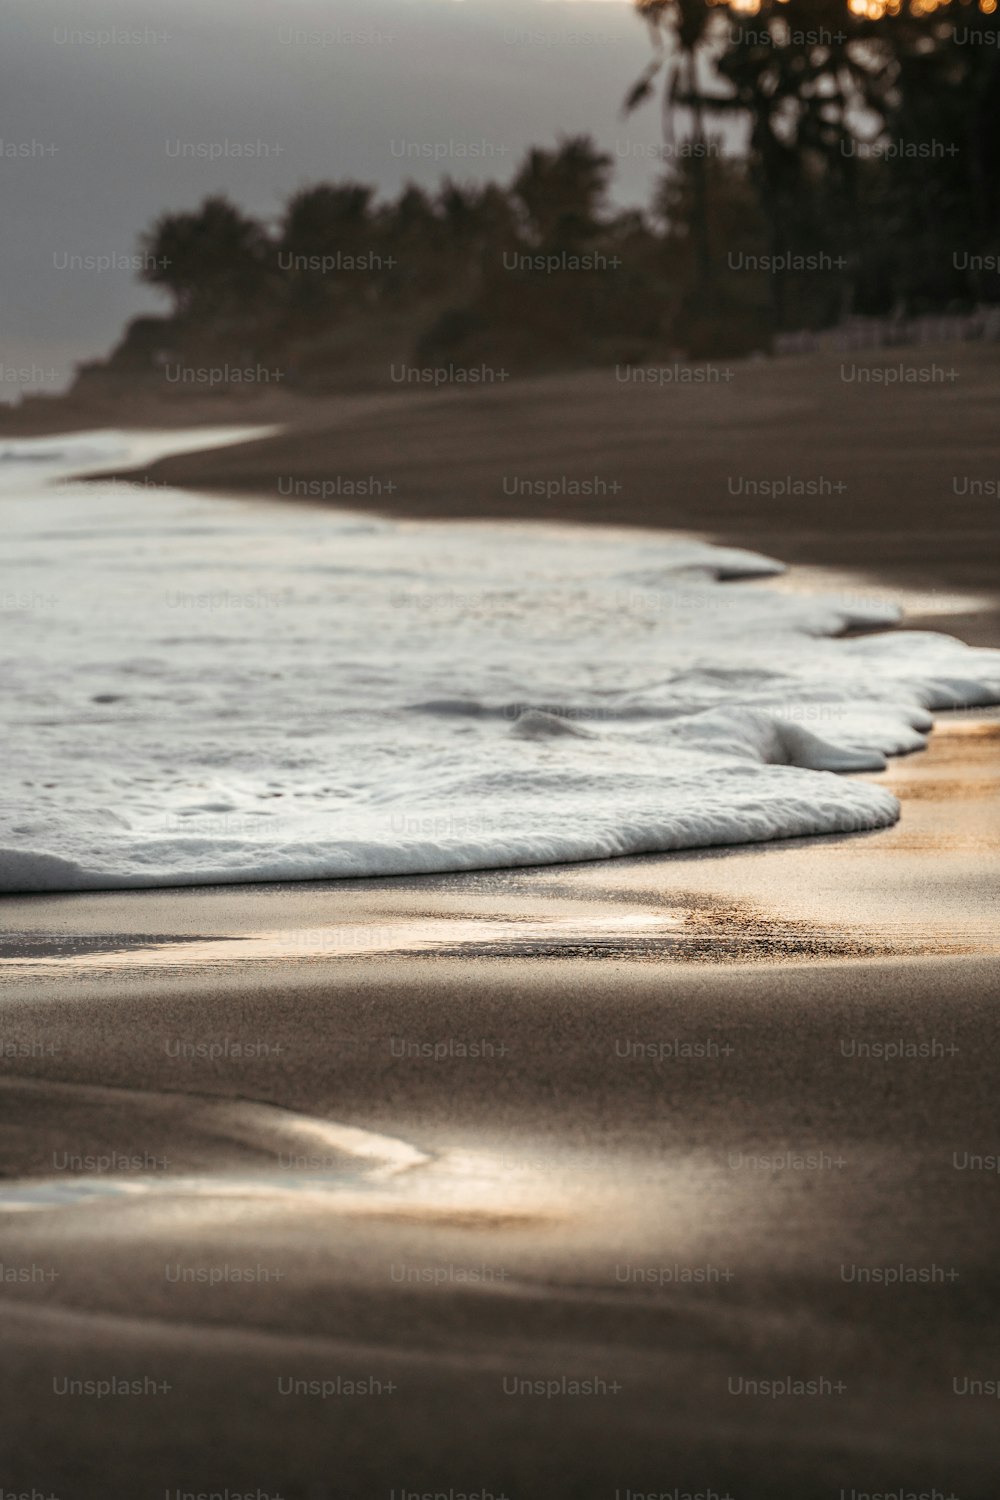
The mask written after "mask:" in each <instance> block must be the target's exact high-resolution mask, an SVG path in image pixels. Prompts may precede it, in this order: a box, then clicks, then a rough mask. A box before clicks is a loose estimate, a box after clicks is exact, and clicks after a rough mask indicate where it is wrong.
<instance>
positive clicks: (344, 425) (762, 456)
mask: <svg viewBox="0 0 1000 1500" xmlns="http://www.w3.org/2000/svg"><path fill="white" fill-rule="evenodd" d="M887 353H891V354H892V356H893V358H892V360H891V361H889V362H890V363H893V364H896V365H898V366H899V367H900V368H906V369H911V370H916V371H918V372H919V371H921V370H923V369H925V368H926V369H928V370H934V369H937V368H939V367H940V368H942V369H945V370H946V372H951V373H953V374H954V379H953V380H948V381H946V382H945V383H943V384H941V383H936V384H935V383H928V384H926V385H914V386H878V385H876V386H873V385H870V384H861V385H858V384H852V383H850V382H847V381H845V380H844V378H843V373H842V367H843V364H844V360H843V359H842V358H841V357H840V356H835V355H831V354H816V355H812V356H809V357H806V358H798V357H792V356H786V357H784V358H782V359H781V360H774V361H770V362H768V361H753V360H746V361H742V362H739V361H734V362H733V363H732V366H731V371H732V375H733V378H732V379H731V380H729V381H727V382H724V383H722V382H720V383H718V384H701V385H698V384H685V385H679V386H657V385H656V384H651V383H646V384H638V385H630V384H621V383H619V382H617V381H616V380H615V375H614V371H613V370H603V371H601V370H598V371H595V370H589V371H581V372H576V373H574V374H570V375H558V376H538V377H534V378H532V379H529V380H523V381H518V382H512V383H511V384H510V385H509V386H505V387H502V388H501V387H497V388H492V389H489V390H480V391H464V392H461V393H457V392H456V391H453V390H447V389H445V390H442V391H440V392H438V393H435V394H413V393H411V394H409V395H406V394H403V395H400V394H394V393H391V392H387V393H386V394H384V395H381V396H380V395H365V396H359V397H356V398H353V399H344V400H340V401H337V400H333V401H330V402H328V403H325V405H324V404H320V405H318V406H317V408H316V409H315V410H314V411H313V414H312V415H311V416H309V417H308V419H305V420H302V421H300V422H298V423H295V424H293V425H292V426H290V427H288V428H287V429H286V430H285V431H283V432H281V433H278V434H276V435H274V436H272V437H269V438H265V439H262V440H260V441H255V442H250V443H245V444H235V445H233V446H231V447H228V448H227V449H226V450H225V451H223V450H221V449H219V450H211V449H209V450H203V451H200V452H194V453H186V454H182V455H178V456H176V457H171V458H166V459H163V460H160V461H159V462H155V463H152V464H149V465H144V466H141V467H138V468H133V469H125V470H116V471H114V472H112V471H109V472H108V473H107V474H105V475H104V476H103V477H114V478H116V479H119V480H127V481H132V482H138V483H142V484H144V485H151V484H165V485H170V486H178V487H181V488H189V489H198V490H202V491H206V490H207V491H213V492H216V493H221V494H232V495H242V496H260V497H261V498H270V499H272V500H274V501H280V502H281V503H284V504H304V505H320V506H322V505H331V504H332V505H333V506H334V507H336V506H338V505H344V504H346V505H347V506H348V508H359V509H365V510H368V511H372V510H374V511H376V512H377V513H379V514H383V515H387V516H396V517H407V518H410V519H425V520H446V519H455V520H457V519H462V520H469V519H477V518H478V519H507V520H544V521H573V522H582V523H601V524H609V525H616V526H625V527H640V528H653V529H657V530H669V531H679V532H686V533H692V534H695V535H698V536H701V537H705V538H707V539H709V540H712V541H714V542H716V543H719V544H721V545H727V546H737V547H746V548H750V549H751V550H765V551H768V552H770V553H771V555H773V556H775V557H777V558H779V559H780V560H781V561H782V562H784V563H787V564H804V565H807V566H809V567H826V568H834V569H846V570H849V571H851V572H852V573H854V574H855V575H857V574H859V573H860V574H862V575H863V576H865V577H866V578H869V579H871V580H872V583H873V585H874V586H875V587H876V588H877V587H878V586H879V585H880V584H881V585H882V586H894V587H908V588H913V589H918V590H925V591H932V592H934V591H937V592H939V593H944V594H949V593H953V592H958V593H961V594H968V595H970V596H974V597H976V599H977V600H980V599H981V600H983V601H988V607H987V608H986V609H985V610H982V609H980V608H969V607H963V608H960V609H959V610H957V611H954V612H952V613H950V614H948V615H947V616H945V617H944V618H945V619H946V620H947V623H937V622H938V621H940V620H941V618H942V617H940V616H930V617H928V618H929V619H930V620H931V621H933V622H934V623H932V624H930V625H929V627H928V628H941V629H945V630H947V631H948V632H949V633H953V634H957V635H959V636H961V637H962V638H963V639H965V640H967V641H968V642H969V644H973V645H985V644H996V643H998V642H1000V602H998V592H997V585H996V579H995V574H994V570H993V569H992V567H991V564H990V562H989V556H988V554H989V545H988V544H989V541H990V540H991V539H995V535H996V492H997V487H998V486H1000V463H998V458H1000V456H998V453H997V445H996V435H995V421H994V412H995V406H994V392H995V387H996V381H997V373H998V355H997V353H996V351H995V350H994V349H993V348H992V347H990V346H978V345H970V344H965V345H956V346H948V347H945V348H937V347H928V348H918V349H906V350H900V351H885V350H876V351H868V352H866V353H861V354H857V355H854V356H852V358H851V363H852V365H853V366H855V367H856V368H858V369H868V370H869V371H870V370H872V369H875V370H878V369H880V368H881V367H882V366H884V365H885V364H886V363H887ZM727 368H730V367H727ZM720 369H721V366H720ZM956 452H957V453H958V455H960V456H959V457H958V458H956ZM779 453H780V455H781V458H780V464H776V462H775V455H776V454H779ZM567 454H569V455H572V458H571V459H570V460H569V462H567V457H566V455H567ZM779 471H780V472H779ZM94 477H99V476H94ZM787 479H791V480H792V481H793V486H794V484H795V483H801V484H802V485H803V486H812V487H813V489H812V490H811V491H810V490H809V489H808V488H806V489H804V490H803V491H802V492H794V493H792V492H790V493H785V494H782V493H780V491H778V492H776V491H775V489H774V488H773V487H774V486H777V485H779V483H780V482H784V481H786V480H787ZM762 484H763V485H764V486H765V487H766V486H772V489H771V490H767V489H766V488H765V490H764V491H763V492H761V491H760V490H759V489H758V490H756V491H754V492H752V493H751V492H750V491H751V490H753V488H754V486H760V485H762ZM733 485H736V486H742V487H743V492H741V493H735V494H733V493H731V492H730V490H731V487H732V486H733ZM282 486H284V487H285V488H286V490H287V489H289V488H292V489H293V491H294V493H290V494H286V495H284V496H282V494H281V489H280V487H282ZM295 486H298V489H297V490H295V488H294V487H295ZM512 486H514V487H515V489H516V491H517V492H516V493H510V491H511V488H512ZM991 486H993V488H992V489H991ZM359 487H360V489H359ZM748 487H749V488H748ZM973 491H976V492H973ZM910 623H911V624H913V625H916V626H920V625H922V624H923V623H924V621H923V620H922V619H921V617H919V616H917V617H915V618H914V620H912V621H911V622H910Z"/></svg>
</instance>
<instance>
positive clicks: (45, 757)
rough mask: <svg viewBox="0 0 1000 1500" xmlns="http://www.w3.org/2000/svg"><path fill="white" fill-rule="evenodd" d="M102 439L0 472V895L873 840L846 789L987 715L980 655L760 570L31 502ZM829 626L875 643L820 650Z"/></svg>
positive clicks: (590, 541)
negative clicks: (965, 719) (943, 712)
mask: <svg viewBox="0 0 1000 1500" xmlns="http://www.w3.org/2000/svg"><path fill="white" fill-rule="evenodd" d="M169 441H172V442H173V443H174V444H175V446H178V447H180V446H190V445H191V443H192V439H191V437H190V435H186V436H185V435H181V436H179V437H173V438H171V439H170V440H169ZM200 441H202V442H204V435H203V434H202V435H201V438H200ZM33 442H35V443H36V445H37V446H36V448H35V449H34V450H33V449H32V443H33ZM167 442H168V440H166V439H164V438H162V437H161V438H160V439H159V443H160V445H161V447H163V446H166V445H167ZM130 444H131V445H132V447H133V450H135V451H134V452H133V456H138V449H140V448H141V447H142V444H141V442H139V443H137V442H136V440H134V439H128V438H124V439H123V438H120V437H117V436H115V435H113V434H112V435H107V434H104V435H102V434H95V435H92V436H86V435H84V436H82V437H79V436H78V437H74V438H72V439H68V440H66V447H65V450H62V451H61V450H60V449H59V446H58V440H53V439H50V438H47V439H44V440H41V439H39V440H25V441H22V442H19V443H18V444H16V445H7V447H6V448H4V449H3V450H2V451H0V506H2V512H3V524H4V529H5V534H6V536H7V540H8V545H7V548H6V559H7V560H6V563H5V573H4V576H3V580H2V582H0V602H2V606H3V616H4V622H5V626H6V631H5V636H6V640H7V655H6V660H5V665H4V700H3V701H4V709H3V715H4V720H5V740H6V744H7V757H6V762H7V779H6V797H5V799H4V800H5V805H4V806H3V808H2V810H0V846H2V847H0V889H5V890H9V891H41V890H74V889H87V888H90V889H95V888H96V889H102V888H115V887H123V886H133V887H144V886H164V885H185V884H207V883H231V882H246V881H255V880H288V879H323V878H331V877H339V876H381V875H399V874H419V873H433V872H440V871H456V870H469V869H485V868H491V867H499V866H518V865H525V866H526V865H539V864H553V863H560V862H566V861H577V860H587V859H598V858H605V857H609V856H617V855H624V854H636V853H644V852H653V851H661V850H676V849H684V848H698V847H704V846H707V845H713V844H734V843H753V842H758V841H763V840H769V839H776V838H785V837H790V836H795V835H802V834H819V833H834V832H851V831H856V830H859V829H870V828H877V827H884V826H886V825H888V824H891V823H892V822H893V821H894V820H895V818H896V817H897V815H898V803H897V801H896V799H895V797H894V796H893V795H892V793H891V792H890V791H889V790H887V789H886V788H884V787H882V786H879V785H877V784H874V783H871V782H862V781H858V780H855V779H853V778H852V777H851V776H850V774H849V773H850V772H852V771H854V772H857V771H866V770H876V769H878V768H880V767H881V766H883V765H884V763H885V761H884V758H885V756H886V755H892V754H899V753H904V752H907V751H910V750H914V749H918V748H920V747H921V746H922V745H923V744H924V743H925V738H926V734H927V732H928V730H929V728H930V726H931V714H930V712H929V711H930V710H933V709H937V708H943V707H948V706H951V705H954V704H962V705H965V704H970V703H987V702H995V701H997V700H1000V652H987V651H976V650H973V649H971V648H969V647H966V646H964V645H962V644H961V643H959V642H957V641H954V640H952V639H950V638H949V637H946V636H942V635H937V634H931V633H926V632H903V631H897V630H882V629H880V627H884V626H886V625H892V624H894V623H895V621H896V619H897V616H898V613H899V612H898V609H897V608H896V607H895V606H894V605H892V604H889V603H886V602H884V601H879V600H865V599H859V598H858V597H857V595H856V594H854V595H835V594H803V593H796V592H793V591H789V590H788V589H786V588H783V587H769V586H768V585H767V582H766V580H767V579H768V577H774V576H775V575H777V574H778V573H779V572H780V564H779V563H777V562H775V561H773V560H771V559H768V558H765V557H762V556H760V555H758V554H755V553H749V552H743V551H737V550H734V549H727V548H718V547H713V546H709V545H707V544H705V543H703V542H700V541H697V540H693V539H685V538H679V537H671V536H662V535H660V534H645V533H637V532H634V531H617V530H614V529H610V528H586V529H585V528H578V527H555V526H537V527H533V526H529V525H525V524H517V525H513V524H512V525H504V524H502V523H489V524H486V523H474V522H470V523H462V524H456V523H447V524H438V523H403V522H395V521H387V520H382V519H379V518H377V517H374V516H368V515H363V514H352V513H347V512H332V511H329V510H325V509H324V510H317V509H315V508H311V507H308V506H297V505H295V504H292V503H288V502H284V503H268V502H261V501H256V500H254V501H246V500H234V499H217V498H209V497H202V496H196V495H189V494H184V493H180V492H177V491H169V490H161V489H156V488H152V487H145V486H129V485H123V484H121V483H88V484H83V483H73V482H69V483H60V484H55V483H53V481H54V480H57V479H59V477H60V475H63V474H65V473H66V472H67V471H68V470H70V469H71V468H75V469H77V470H79V469H80V468H81V467H85V466H87V465H88V463H89V466H90V467H94V466H98V465H100V464H101V463H102V462H103V463H107V462H108V461H109V458H111V457H114V458H115V460H116V461H121V460H122V458H123V456H124V455H123V452H122V450H123V448H125V449H128V447H129V445H130ZM32 452H34V454H35V456H33V457H32V456H30V455H31V454H32ZM857 629H866V630H876V631H878V632H879V633H877V634H867V635H861V636H851V637H849V638H846V639H838V638H837V637H838V635H839V634H840V633H842V632H844V631H845V630H857ZM844 773H848V774H844Z"/></svg>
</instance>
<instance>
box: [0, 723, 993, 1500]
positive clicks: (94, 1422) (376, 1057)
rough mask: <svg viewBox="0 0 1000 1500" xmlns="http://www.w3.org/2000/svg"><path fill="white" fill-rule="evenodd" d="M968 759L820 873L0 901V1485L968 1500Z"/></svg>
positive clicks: (979, 1354) (978, 1064)
mask: <svg viewBox="0 0 1000 1500" xmlns="http://www.w3.org/2000/svg"><path fill="white" fill-rule="evenodd" d="M998 733H1000V726H998V725H997V721H996V718H995V716H991V715H989V714H985V715H975V716H973V715H956V716H954V717H953V719H952V721H951V722H950V723H945V724H943V725H942V726H941V727H940V728H939V729H938V731H937V732H936V734H935V736H934V738H933V740H932V745H931V749H930V750H929V751H928V752H927V753H926V754H924V755H923V756H920V757H914V758H911V759H910V760H908V761H905V762H896V763H895V764H894V765H893V767H892V769H891V771H890V772H889V773H888V774H889V776H890V777H891V778H892V780H893V782H894V784H895V786H896V789H897V790H898V792H899V794H900V795H901V796H902V798H903V800H904V816H903V818H902V820H901V822H900V823H899V824H898V825H897V826H896V827H895V828H893V829H889V830H884V831H880V832H876V833H872V834H869V835H862V836H858V837H852V838H843V839H835V840H823V841H818V840H817V841H811V840H802V841H798V840H790V841H788V842H787V843H785V844H783V845H779V846H776V847H771V848H767V849H760V848H751V849H747V850H734V851H718V852H717V853H713V854H711V855H690V856H675V857H673V858H669V859H668V858H657V857H652V858H645V859H637V860H623V861H616V862H612V863H610V864H608V863H603V864H596V865H581V866H574V867H561V868H557V869H549V870H542V871H509V872H496V873H489V872H487V873H484V874H482V875H478V876H460V877H451V878H446V879H440V878H426V879H413V880H397V881H382V882H376V881H361V882H349V883H346V884H341V885H338V886H330V885H308V884H307V885H301V886H294V885H293V886H285V887H273V888H269V887H250V888H239V889H233V888H228V889H225V888H217V889H215V890H189V891H168V892H155V893H153V892H133V893H108V894H106V895H105V894H100V893H93V894H82V895H81V894H77V895H67V896H50V897H42V896H39V897H32V898H11V899H10V900H9V901H8V903H7V914H8V915H7V921H8V928H9V934H8V938H7V952H8V954H9V955H10V961H9V963H8V964H7V969H8V974H7V985H6V998H5V1003H4V1011H5V1015H4V1032H3V1037H4V1053H5V1075H6V1076H5V1078H4V1082H3V1095H4V1098H5V1104H6V1106H7V1107H6V1109H5V1111H4V1113H5V1118H6V1119H7V1121H8V1124H7V1126H6V1127H5V1130H4V1135H3V1150H4V1161H3V1171H4V1175H5V1178H6V1182H5V1186H4V1190H3V1195H2V1196H3V1200H4V1206H5V1208H7V1209H8V1210H10V1211H9V1212H8V1213H7V1214H6V1215H5V1218H6V1221H7V1222H6V1235H5V1248H4V1267H5V1272H4V1274H5V1287H4V1304H5V1305H4V1343H5V1346H6V1358H5V1369H6V1376H5V1379H6V1381H7V1382H8V1388H7V1393H6V1395H7V1403H8V1410H12V1411H14V1412H15V1413H18V1414H19V1420H18V1421H17V1422H15V1424H14V1428H16V1429H17V1433H16V1436H17V1456H16V1458H11V1459H9V1460H7V1461H6V1464H5V1473H6V1474H8V1475H9V1476H10V1478H9V1481H8V1483H9V1484H10V1485H13V1486H14V1487H18V1486H23V1485H26V1484H28V1483H39V1482H41V1483H43V1484H44V1485H45V1486H47V1487H48V1490H50V1491H52V1492H54V1493H63V1492H65V1493H73V1494H88V1495H89V1494H94V1495H96V1494H98V1493H102V1492H104V1493H106V1492H107V1490H108V1489H109V1488H111V1489H114V1490H115V1491H117V1492H118V1493H128V1494H130V1495H133V1494H134V1495H140V1494H148V1495H150V1496H153V1495H157V1494H162V1493H163V1492H164V1491H166V1492H167V1493H168V1494H172V1493H173V1492H174V1490H175V1489H176V1490H180V1491H182V1492H184V1491H191V1490H194V1491H199V1490H209V1489H213V1488H214V1489H220V1488H223V1487H225V1486H228V1487H229V1489H230V1491H232V1492H234V1493H240V1492H245V1491H256V1490H257V1489H260V1490H262V1491H263V1492H264V1493H268V1494H270V1493H278V1494H282V1495H285V1496H295V1497H320V1496H334V1495H341V1494H346V1493H348V1492H350V1493H355V1494H365V1495H369V1494H370V1495H376V1494H391V1493H393V1492H396V1493H401V1492H406V1491H413V1492H418V1493H423V1492H426V1491H432V1492H437V1493H449V1492H451V1491H454V1492H455V1493H469V1492H471V1493H483V1494H492V1495H500V1494H508V1495H522V1494H524V1495H528V1494H530V1495H534V1494H539V1495H540V1494H543V1493H557V1494H565V1495H574V1496H577V1495H578V1496H598V1495H608V1496H609V1497H610V1496H612V1495H614V1494H615V1493H616V1492H617V1493H618V1494H619V1495H622V1494H627V1493H632V1494H639V1493H642V1494H645V1493H650V1492H652V1493H673V1491H674V1490H678V1491H679V1492H680V1493H685V1492H693V1493H706V1494H708V1493H713V1492H714V1493H716V1494H718V1495H719V1496H722V1495H725V1494H727V1493H728V1494H731V1495H733V1496H751V1497H758V1496H760V1497H764V1496H770V1495H774V1494H776V1493H795V1494H797V1495H801V1496H806V1497H813V1496H815V1497H817V1500H818V1497H820V1496H832V1495H837V1494H839V1493H841V1492H846V1493H847V1494H850V1493H851V1492H852V1490H853V1491H857V1492H858V1493H866V1492H872V1491H874V1492H879V1491H882V1490H886V1489H889V1488H890V1487H895V1488H897V1489H898V1488H900V1487H902V1488H903V1489H904V1490H905V1489H907V1488H909V1489H913V1490H918V1491H920V1490H923V1491H929V1490H932V1489H933V1488H935V1487H937V1488H938V1489H939V1490H940V1491H941V1492H942V1493H943V1494H949V1493H956V1494H959V1495H961V1496H963V1497H982V1500H986V1497H987V1496H988V1495H989V1494H990V1493H991V1488H990V1486H991V1480H990V1478H989V1475H990V1472H991V1463H990V1460H989V1447H990V1440H991V1434H992V1431H993V1423H994V1421H995V1417H994V1413H993V1408H992V1403H991V1402H990V1400H989V1399H987V1398H986V1397H984V1396H981V1395H973V1394H966V1395H964V1396H963V1395H962V1394H961V1393H962V1392H971V1391H974V1390H976V1389H977V1387H976V1386H975V1381H977V1380H979V1381H982V1380H984V1379H985V1380H989V1379H990V1378H991V1377H992V1375H993V1372H994V1370H995V1360H996V1342H995V1332H994V1331H993V1330H992V1329H991V1327H990V1324H989V1320H988V1314H989V1309H990V1306H991V1305H992V1301H993V1299H994V1298H995V1295H996V1271H995V1266H994V1264H993V1260H994V1257H993V1255H992V1233H991V1222H992V1221H991V1215H990V1211H989V1209H990V1204H991V1202H992V1197H993V1193H994V1188H993V1186H992V1183H993V1182H994V1181H995V1176H994V1175H992V1174H991V1171H990V1170H989V1163H990V1162H994V1163H995V1111H994V1107H993V1098H992V1079H993V1078H994V1076H995V1066H996V1044H995V1039H994V1033H993V1028H992V1012H993V1007H994V1005H995V1001H996V973H997V969H996V949H997V938H996V932H995V923H991V921H990V911H989V906H988V903H987V900H986V897H985V895H984V880H983V870H984V867H985V864H986V862H987V861H993V860H995V858H996V851H997V846H998V842H1000V825H998V821H997V812H996V799H995V785H996V783H995V775H996V743H997V735H998ZM817 844H820V845H821V846H822V850H823V859H822V862H821V863H819V862H818V860H817V854H818V850H817V848H816V847H815V845H817ZM932 850H933V853H934V859H933V862H932V863H931V862H930V861H929V859H928V856H929V854H930V852H931V851H932ZM818 870H822V879H821V880H817V879H816V874H817V871H818ZM295 955H298V956H297V957H295ZM991 1153H993V1154H991ZM14 1273H17V1274H16V1275H15V1274H14ZM101 1380H106V1381H112V1382H119V1386H118V1387H117V1390H118V1393H117V1394H104V1395H98V1394H96V1392H97V1390H98V1389H100V1388H99V1387H97V1386H94V1385H90V1386H87V1385H83V1386H76V1387H74V1385H73V1384H72V1382H73V1381H84V1382H86V1381H91V1382H94V1381H101ZM127 1382H134V1383H135V1384H134V1385H130V1386H128V1389H129V1390H130V1391H133V1390H134V1391H135V1392H142V1394H135V1395H132V1394H123V1393H121V1392H122V1391H124V1389H125V1383H127ZM755 1382H756V1384H755ZM969 1382H972V1384H971V1385H970V1384H969ZM12 1431H13V1429H12V1428H8V1433H9V1434H10V1433H11V1432H12ZM207 1453H211V1459H210V1460H209V1459H207V1457H206V1454H207ZM348 1475H349V1476H350V1478H349V1481H348V1482H345V1476H348Z"/></svg>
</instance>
